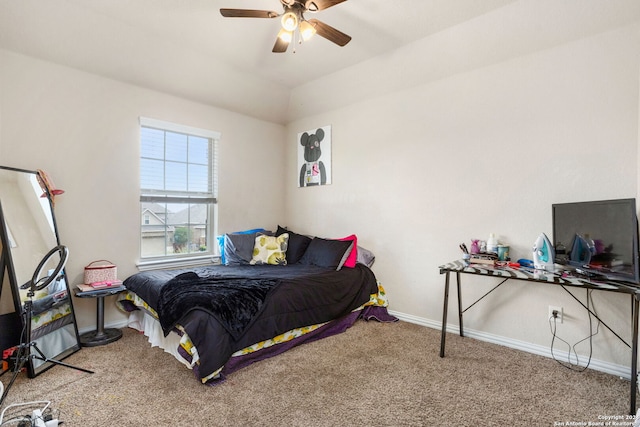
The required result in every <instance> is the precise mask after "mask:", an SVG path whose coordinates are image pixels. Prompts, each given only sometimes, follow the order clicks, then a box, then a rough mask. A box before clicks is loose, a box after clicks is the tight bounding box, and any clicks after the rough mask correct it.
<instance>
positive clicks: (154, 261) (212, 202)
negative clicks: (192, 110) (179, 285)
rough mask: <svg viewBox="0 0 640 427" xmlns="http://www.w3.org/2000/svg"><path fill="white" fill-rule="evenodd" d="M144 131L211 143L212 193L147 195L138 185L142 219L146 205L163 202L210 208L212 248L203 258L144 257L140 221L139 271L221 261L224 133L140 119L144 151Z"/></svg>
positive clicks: (139, 183)
mask: <svg viewBox="0 0 640 427" xmlns="http://www.w3.org/2000/svg"><path fill="white" fill-rule="evenodd" d="M142 128H152V129H158V130H161V131H165V132H175V133H180V134H186V135H190V136H196V137H202V138H207V139H209V140H211V149H210V152H209V168H210V179H211V192H210V193H207V194H206V195H205V194H199V195H197V196H194V197H188V196H184V195H178V194H175V192H172V191H170V190H169V191H144V190H143V189H142V188H141V182H140V181H139V182H138V191H139V195H140V197H139V205H138V216H140V214H141V207H142V203H145V202H159V203H175V202H181V203H188V202H189V201H190V200H193V201H195V202H198V203H202V202H205V203H207V204H208V205H209V209H208V218H207V224H210V226H209V230H208V233H207V246H208V247H209V248H210V249H209V250H208V251H207V252H205V253H203V254H198V253H188V254H168V255H162V256H145V257H143V256H142V221H141V220H139V223H140V229H139V232H138V242H139V247H138V263H137V266H138V269H139V270H141V271H142V270H149V269H154V268H166V267H176V268H178V267H190V266H195V265H203V264H210V263H211V262H212V261H214V262H215V261H217V260H218V259H219V250H218V247H217V246H218V245H217V244H216V239H215V236H216V235H217V234H218V233H217V232H218V197H217V193H218V189H217V187H218V144H219V142H220V138H221V136H222V135H221V133H220V132H216V131H211V130H207V129H201V128H196V127H192V126H186V125H180V124H177V123H172V122H167V121H164V120H157V119H152V118H148V117H140V118H139V127H138V147H139V149H141V148H142V141H141V136H142ZM141 159H142V156H141V153H139V155H138V162H139V163H138V171H139V172H141Z"/></svg>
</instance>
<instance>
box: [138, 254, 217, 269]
mask: <svg viewBox="0 0 640 427" xmlns="http://www.w3.org/2000/svg"><path fill="white" fill-rule="evenodd" d="M205 265H220V257H219V256H217V255H205V256H197V257H188V258H169V259H156V260H145V261H138V264H137V267H138V271H148V270H159V269H166V268H187V267H202V266H205Z"/></svg>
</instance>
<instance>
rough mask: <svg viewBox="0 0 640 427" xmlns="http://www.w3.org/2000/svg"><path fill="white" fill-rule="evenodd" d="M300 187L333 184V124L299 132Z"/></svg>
mask: <svg viewBox="0 0 640 427" xmlns="http://www.w3.org/2000/svg"><path fill="white" fill-rule="evenodd" d="M298 171H299V177H298V187H313V186H318V185H328V184H331V126H323V127H321V128H316V129H312V130H308V131H306V132H301V133H299V134H298Z"/></svg>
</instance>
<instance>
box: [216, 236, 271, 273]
mask: <svg viewBox="0 0 640 427" xmlns="http://www.w3.org/2000/svg"><path fill="white" fill-rule="evenodd" d="M259 234H266V235H271V234H272V233H270V232H268V231H261V232H257V233H243V234H233V233H231V234H225V235H224V257H225V262H226V265H249V262H250V261H251V258H253V247H254V245H255V243H256V236H257V235H259Z"/></svg>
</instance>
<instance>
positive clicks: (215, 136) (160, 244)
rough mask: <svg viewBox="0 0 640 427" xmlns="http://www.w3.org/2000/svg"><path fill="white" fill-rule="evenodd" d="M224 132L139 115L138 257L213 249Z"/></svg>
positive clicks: (164, 257)
mask: <svg viewBox="0 0 640 427" xmlns="http://www.w3.org/2000/svg"><path fill="white" fill-rule="evenodd" d="M219 139H220V134H219V133H217V132H212V131H207V130H203V129H196V128H190V127H186V126H181V125H176V124H173V123H167V122H162V121H158V120H153V119H146V118H140V257H141V259H143V260H147V261H149V260H153V259H157V260H167V259H174V258H184V257H195V256H198V255H206V256H208V257H210V256H211V255H214V252H215V251H214V244H213V243H214V238H213V236H214V235H215V232H216V230H215V229H216V226H215V225H216V218H215V216H216V215H215V213H216V203H217V199H216V196H217V194H216V193H217V176H216V174H217V170H216V169H217V168H216V148H217V141H218V140H219Z"/></svg>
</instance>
